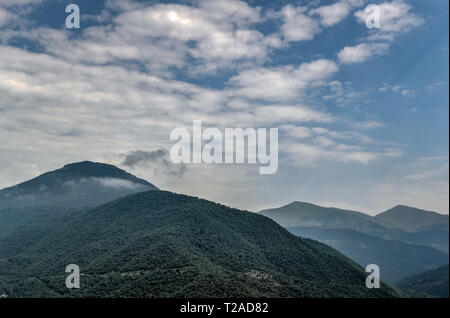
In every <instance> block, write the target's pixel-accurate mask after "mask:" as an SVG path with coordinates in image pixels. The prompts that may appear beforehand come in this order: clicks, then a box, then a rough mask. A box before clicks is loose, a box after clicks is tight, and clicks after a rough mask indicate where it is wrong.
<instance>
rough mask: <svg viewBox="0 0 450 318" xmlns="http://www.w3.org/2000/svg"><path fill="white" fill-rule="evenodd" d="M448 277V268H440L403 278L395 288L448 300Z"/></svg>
mask: <svg viewBox="0 0 450 318" xmlns="http://www.w3.org/2000/svg"><path fill="white" fill-rule="evenodd" d="M448 276H449V267H448V266H442V267H439V268H437V269H433V270H430V271H426V272H423V273H419V274H416V275H413V276H410V277H407V278H404V279H402V280H401V281H400V282H399V283H398V284H397V286H399V287H401V288H404V289H408V290H412V291H415V292H418V293H425V294H428V295H430V296H434V297H445V298H448V291H449V285H448Z"/></svg>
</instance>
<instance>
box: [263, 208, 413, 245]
mask: <svg viewBox="0 0 450 318" xmlns="http://www.w3.org/2000/svg"><path fill="white" fill-rule="evenodd" d="M259 213H261V214H262V215H265V216H267V217H270V218H272V219H273V220H275V221H276V222H277V223H278V224H280V225H281V226H284V227H296V226H302V227H320V228H334V229H353V230H355V231H358V232H361V233H366V234H371V235H375V236H378V237H381V238H386V239H390V238H398V237H399V236H403V235H404V234H406V233H404V231H402V230H399V229H397V228H395V226H394V225H392V224H390V223H388V222H385V221H383V220H378V219H376V218H374V217H372V216H370V215H367V214H364V213H361V212H356V211H350V210H344V209H338V208H328V207H321V206H318V205H314V204H311V203H306V202H292V203H290V204H288V205H285V206H282V207H280V208H275V209H268V210H263V211H260V212H259Z"/></svg>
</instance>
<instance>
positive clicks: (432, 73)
mask: <svg viewBox="0 0 450 318" xmlns="http://www.w3.org/2000/svg"><path fill="white" fill-rule="evenodd" d="M69 3H75V4H77V5H79V7H80V10H81V28H80V29H70V30H69V29H66V27H65V19H66V16H67V13H66V12H65V7H66V5H68V4H69ZM370 3H374V4H378V5H380V7H379V8H380V12H381V17H380V18H381V21H380V23H381V28H380V29H368V28H367V27H366V26H365V19H366V15H367V14H366V13H365V12H364V9H365V7H366V6H367V5H368V4H370ZM448 5H449V4H448V1H447V0H433V1H429V0H415V1H412V0H411V1H406V0H403V1H400V0H398V1H397V0H394V1H392V2H390V1H387V2H383V1H371V2H369V1H364V0H340V1H323V0H322V1H319V0H313V1H247V2H244V1H237V0H224V1H220V0H207V1H180V2H172V1H162V2H159V3H158V2H157V1H138V0H120V1H118V0H97V1H87V0H70V1H66V0H0V176H1V178H0V187H6V186H10V185H13V184H16V183H19V182H22V181H24V180H27V179H29V178H32V177H34V176H36V175H38V174H40V173H42V172H45V171H48V170H54V169H57V168H59V167H61V166H63V165H64V164H67V163H70V162H76V161H82V160H92V161H102V162H107V163H111V164H116V165H118V166H120V167H121V168H124V169H126V170H128V171H130V172H132V173H134V174H136V175H137V176H139V177H143V178H145V179H147V180H148V181H150V182H152V183H154V184H155V185H157V186H159V187H160V188H163V189H167V190H171V191H176V192H180V193H186V194H190V195H196V196H199V197H203V198H207V199H210V200H214V201H218V202H221V203H224V204H227V205H230V206H233V207H238V208H243V209H249V210H253V211H256V210H259V209H262V208H270V207H275V206H279V205H282V204H287V203H289V202H291V201H294V200H297V201H308V202H312V203H316V204H321V205H327V206H338V207H342V208H352V209H358V210H361V211H363V212H366V213H369V214H375V213H378V212H380V211H382V210H385V209H388V208H390V207H392V206H394V205H396V204H406V205H411V206H416V207H419V208H424V209H429V210H435V211H438V212H441V213H448V210H449V206H448V204H449V203H448V201H449V179H448V174H449V148H448V144H449V139H448V137H449V127H448V120H449V108H448V103H449V92H448V88H449V86H448V85H449V83H448V80H449V79H448V67H449V65H448V63H449V56H448V54H449V53H448V38H449V34H448V30H449V25H448V21H449V17H448V10H449V8H448ZM193 120H202V123H203V125H204V127H206V126H209V127H218V128H220V129H223V128H225V127H241V128H246V127H255V128H257V127H267V128H270V127H277V128H279V144H280V162H279V169H278V172H277V173H276V174H274V175H260V174H259V173H258V166H257V165H207V164H191V165H189V164H188V165H175V164H173V163H172V162H171V161H170V159H169V157H168V154H167V150H168V149H170V147H171V145H172V143H171V142H170V139H169V137H170V132H171V130H172V129H174V128H176V127H191V126H192V121H193Z"/></svg>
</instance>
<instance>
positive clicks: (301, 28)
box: [281, 5, 321, 42]
mask: <svg viewBox="0 0 450 318" xmlns="http://www.w3.org/2000/svg"><path fill="white" fill-rule="evenodd" d="M306 10H307V8H306V7H297V8H296V7H294V6H292V5H286V6H284V7H283V8H282V10H281V16H282V19H283V22H284V23H283V25H282V26H281V31H282V33H283V36H284V38H285V39H286V40H287V41H289V42H290V41H305V40H312V39H313V38H314V36H315V35H316V34H318V33H319V32H320V31H321V30H320V27H319V23H318V22H317V21H316V20H314V19H313V18H311V17H309V16H308V15H306Z"/></svg>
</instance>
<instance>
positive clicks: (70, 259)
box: [0, 191, 398, 297]
mask: <svg viewBox="0 0 450 318" xmlns="http://www.w3.org/2000/svg"><path fill="white" fill-rule="evenodd" d="M49 228H52V230H49V231H48V233H47V235H41V236H39V237H36V241H35V242H34V243H33V244H31V245H28V246H26V247H25V248H22V249H19V248H14V249H13V250H16V251H17V252H16V253H15V252H14V251H12V252H11V250H9V252H8V253H9V254H7V255H6V254H5V255H4V256H2V255H0V293H5V294H7V295H10V296H17V297H27V296H34V297H36V296H48V297H60V296H65V297H71V296H75V297H113V296H116V297H228V296H229V297H252V296H263V297H393V296H398V294H397V292H396V291H395V290H394V289H393V288H392V287H389V286H387V285H385V284H383V285H382V288H380V289H367V288H366V287H365V278H366V273H364V272H363V270H362V268H361V267H360V266H358V265H356V263H353V262H352V261H351V260H349V259H348V258H346V257H345V256H343V255H342V254H340V253H338V252H337V251H336V250H334V249H332V248H330V247H328V246H326V245H324V244H321V243H318V242H315V241H311V240H307V239H301V238H298V237H296V236H294V235H293V234H291V233H289V232H288V231H287V230H285V229H283V228H282V227H280V226H279V225H277V224H276V223H275V222H273V221H272V220H270V219H269V218H266V217H264V216H261V215H257V214H254V213H250V212H244V211H240V210H236V209H231V208H228V207H225V206H222V205H219V204H216V203H213V202H209V201H206V200H200V199H197V198H193V197H188V196H184V195H178V194H174V193H169V192H164V191H149V192H143V193H138V194H133V195H130V196H127V197H125V198H122V199H118V200H116V201H113V202H110V203H107V204H105V205H102V206H100V207H98V208H94V209H92V210H89V211H85V212H82V213H78V214H74V215H71V217H68V218H67V220H66V219H64V220H63V221H62V222H60V223H58V226H53V227H52V226H51V225H49ZM4 244H11V241H8V240H7V238H4V239H0V245H4ZM5 250H6V249H5ZM5 253H6V252H5ZM72 263H74V264H77V265H79V266H80V269H81V272H82V276H81V289H79V290H68V289H66V287H65V277H66V274H65V272H64V270H65V267H66V265H68V264H72Z"/></svg>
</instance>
